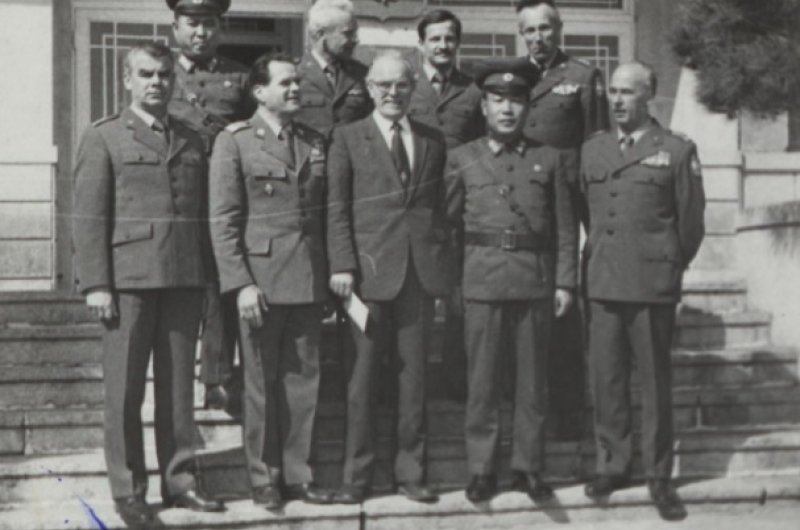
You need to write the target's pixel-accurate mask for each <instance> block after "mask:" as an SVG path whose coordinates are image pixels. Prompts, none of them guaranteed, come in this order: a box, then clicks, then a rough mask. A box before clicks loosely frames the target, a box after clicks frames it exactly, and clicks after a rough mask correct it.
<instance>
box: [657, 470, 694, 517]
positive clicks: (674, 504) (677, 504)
mask: <svg viewBox="0 0 800 530" xmlns="http://www.w3.org/2000/svg"><path fill="white" fill-rule="evenodd" d="M647 489H648V490H650V498H651V499H652V500H653V503H654V504H655V505H656V508H657V509H658V515H660V516H661V518H662V519H664V520H665V521H680V520H681V519H685V518H686V515H687V513H686V508H685V507H684V506H683V503H682V502H681V499H680V497H678V494H677V493H676V492H675V489H674V488H673V487H672V485H671V484H670V481H669V480H668V479H656V480H648V481H647Z"/></svg>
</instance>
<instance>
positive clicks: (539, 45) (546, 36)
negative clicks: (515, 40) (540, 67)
mask: <svg viewBox="0 0 800 530" xmlns="http://www.w3.org/2000/svg"><path fill="white" fill-rule="evenodd" d="M517 16H518V18H519V34H520V35H521V36H522V38H523V39H524V40H525V45H526V46H527V47H528V54H530V56H531V57H533V58H534V59H536V62H537V63H539V64H544V63H546V62H547V61H548V60H550V58H551V57H552V56H553V54H554V53H555V51H556V48H557V47H558V45H559V43H560V42H561V19H560V18H559V16H558V12H557V11H556V10H555V9H554V8H553V7H551V6H549V5H547V4H539V5H538V6H534V7H526V8H525V9H523V10H522V11H520V12H519V15H517Z"/></svg>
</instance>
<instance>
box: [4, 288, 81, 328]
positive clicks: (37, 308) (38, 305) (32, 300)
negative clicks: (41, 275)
mask: <svg viewBox="0 0 800 530" xmlns="http://www.w3.org/2000/svg"><path fill="white" fill-rule="evenodd" d="M0 307H2V308H3V310H2V311H0V325H3V324H7V323H26V324H61V325H63V324H80V323H88V322H92V320H93V319H92V317H91V315H90V314H89V311H88V310H87V309H86V302H85V299H84V297H82V296H79V295H71V294H64V293H54V292H0Z"/></svg>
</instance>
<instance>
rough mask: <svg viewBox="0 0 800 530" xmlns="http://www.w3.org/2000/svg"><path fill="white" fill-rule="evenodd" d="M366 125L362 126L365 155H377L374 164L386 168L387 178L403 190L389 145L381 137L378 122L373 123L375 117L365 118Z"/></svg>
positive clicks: (369, 156) (370, 156) (372, 156)
mask: <svg viewBox="0 0 800 530" xmlns="http://www.w3.org/2000/svg"><path fill="white" fill-rule="evenodd" d="M365 122H366V127H365V128H364V138H365V143H364V145H365V146H366V153H364V154H365V156H367V157H368V158H374V157H378V160H376V161H375V162H376V165H377V166H378V167H381V168H386V171H385V174H386V175H387V176H388V177H389V179H390V180H391V181H392V182H393V183H394V185H395V186H394V187H396V188H399V189H400V190H401V193H403V192H404V189H405V186H404V185H403V181H402V179H401V178H400V173H398V171H397V169H396V168H395V167H394V159H393V158H392V152H391V150H390V149H389V146H388V145H386V140H384V139H383V135H382V134H381V130H380V129H378V124H377V123H375V119H374V118H372V116H370V117H368V118H367V119H366V120H365ZM382 173H383V172H382Z"/></svg>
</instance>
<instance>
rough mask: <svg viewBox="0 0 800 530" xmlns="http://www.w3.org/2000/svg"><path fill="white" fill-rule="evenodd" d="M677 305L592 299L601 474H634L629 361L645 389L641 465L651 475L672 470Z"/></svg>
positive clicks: (666, 475) (593, 376) (664, 474)
mask: <svg viewBox="0 0 800 530" xmlns="http://www.w3.org/2000/svg"><path fill="white" fill-rule="evenodd" d="M674 326H675V305H674V304H646V303H629V302H605V301H598V300H591V301H590V303H589V368H590V374H591V381H592V393H593V394H594V396H593V397H594V422H595V439H596V444H597V473H598V474H599V475H624V474H627V473H629V472H630V467H631V459H632V454H633V450H632V429H631V404H630V375H631V361H632V360H634V359H635V362H636V366H637V369H638V372H639V376H640V379H641V393H642V464H643V468H644V472H645V475H646V476H647V477H648V478H669V477H670V475H671V474H672V456H673V448H672V443H673V437H672V371H671V359H670V350H671V347H672V332H673V329H674Z"/></svg>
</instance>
